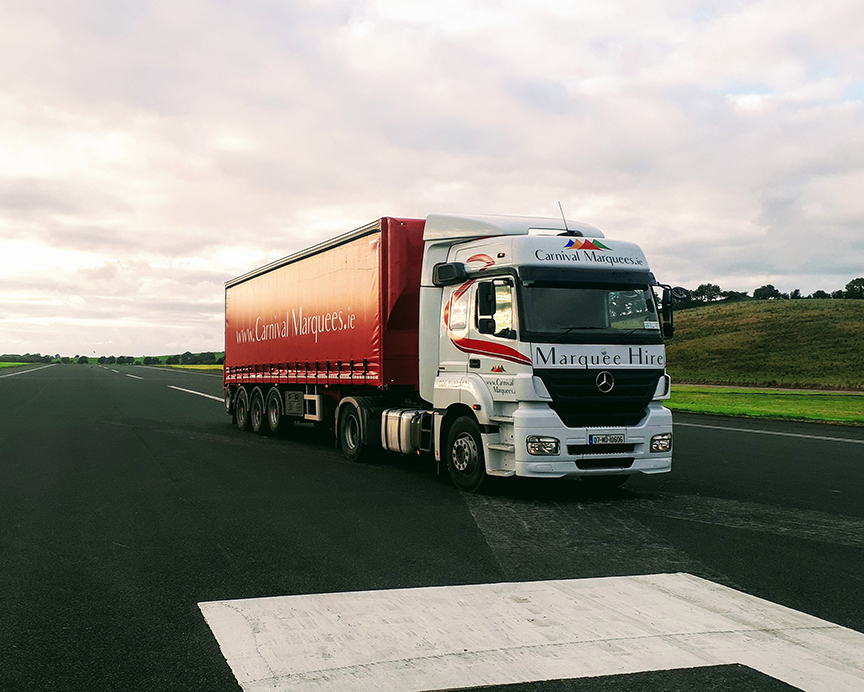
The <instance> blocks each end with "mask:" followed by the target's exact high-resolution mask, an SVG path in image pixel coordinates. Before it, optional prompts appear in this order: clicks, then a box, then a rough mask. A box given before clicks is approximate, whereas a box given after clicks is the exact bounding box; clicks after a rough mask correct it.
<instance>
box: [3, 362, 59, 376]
mask: <svg viewBox="0 0 864 692" xmlns="http://www.w3.org/2000/svg"><path fill="white" fill-rule="evenodd" d="M55 365H57V363H51V365H43V366H41V367H38V368H30V369H29V370H19V371H18V372H10V373H9V374H8V375H0V379H2V378H4V377H15V375H23V374H24V373H27V372H36V371H37V370H44V369H45V368H53V367H54V366H55Z"/></svg>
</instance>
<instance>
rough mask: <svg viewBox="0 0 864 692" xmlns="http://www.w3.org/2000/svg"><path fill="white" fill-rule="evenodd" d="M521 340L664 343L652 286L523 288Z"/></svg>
mask: <svg viewBox="0 0 864 692" xmlns="http://www.w3.org/2000/svg"><path fill="white" fill-rule="evenodd" d="M520 317H521V322H522V325H523V329H522V332H523V338H524V339H525V340H528V341H547V342H548V341H557V342H561V343H598V342H602V341H605V342H612V343H660V342H662V336H661V333H660V318H659V316H658V314H657V305H656V302H655V298H654V292H653V291H652V290H651V289H650V287H648V286H638V285H629V286H628V285H613V284H583V283H580V284H561V283H557V282H555V283H551V282H550V283H541V282H535V283H531V284H528V285H525V284H523V285H522V287H521V315H520Z"/></svg>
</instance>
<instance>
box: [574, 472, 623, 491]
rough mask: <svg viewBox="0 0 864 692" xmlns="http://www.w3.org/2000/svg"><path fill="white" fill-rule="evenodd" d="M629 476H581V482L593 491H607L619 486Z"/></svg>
mask: <svg viewBox="0 0 864 692" xmlns="http://www.w3.org/2000/svg"><path fill="white" fill-rule="evenodd" d="M628 478H630V476H582V482H583V483H584V484H585V485H586V486H587V487H588V488H590V489H591V490H592V491H594V492H598V493H608V492H610V491H612V490H615V488H620V487H621V486H622V485H624V484H625V483H626V482H627V479H628Z"/></svg>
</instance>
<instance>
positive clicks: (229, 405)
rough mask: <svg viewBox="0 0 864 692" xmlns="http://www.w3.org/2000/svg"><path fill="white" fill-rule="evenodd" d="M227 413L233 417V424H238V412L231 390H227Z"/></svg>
mask: <svg viewBox="0 0 864 692" xmlns="http://www.w3.org/2000/svg"><path fill="white" fill-rule="evenodd" d="M225 413H227V414H228V415H229V416H231V422H232V423H236V422H237V410H236V409H235V408H234V395H233V393H232V392H231V390H230V389H229V388H228V387H226V388H225Z"/></svg>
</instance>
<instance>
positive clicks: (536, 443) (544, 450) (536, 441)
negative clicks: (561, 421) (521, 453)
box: [525, 435, 561, 457]
mask: <svg viewBox="0 0 864 692" xmlns="http://www.w3.org/2000/svg"><path fill="white" fill-rule="evenodd" d="M525 442H526V443H527V444H528V454H532V455H534V456H542V457H556V456H558V454H559V453H560V452H561V443H560V442H559V441H558V438H557V437H540V436H539V435H530V436H529V437H527V438H525Z"/></svg>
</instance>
